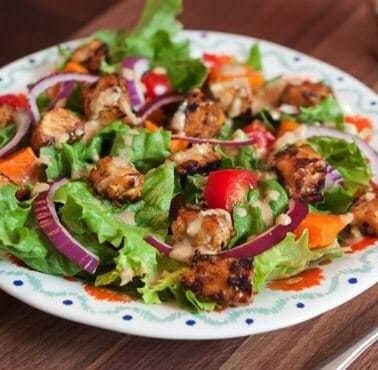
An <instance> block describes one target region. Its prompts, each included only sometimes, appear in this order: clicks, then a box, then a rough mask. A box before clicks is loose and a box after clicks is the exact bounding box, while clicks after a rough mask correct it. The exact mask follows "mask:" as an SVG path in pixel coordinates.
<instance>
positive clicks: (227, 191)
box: [204, 169, 257, 212]
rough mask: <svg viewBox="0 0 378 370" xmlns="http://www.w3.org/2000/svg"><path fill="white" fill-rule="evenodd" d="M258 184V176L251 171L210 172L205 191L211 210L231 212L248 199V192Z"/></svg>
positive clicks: (228, 170) (226, 170)
mask: <svg viewBox="0 0 378 370" xmlns="http://www.w3.org/2000/svg"><path fill="white" fill-rule="evenodd" d="M256 184H257V176H256V175H255V174H254V173H253V172H252V171H249V170H241V169H225V170H218V171H213V172H210V174H209V177H208V180H207V184H206V187H205V190H204V196H205V200H206V203H207V205H208V207H209V208H222V209H225V210H227V211H229V212H230V211H231V210H232V208H233V207H234V206H235V204H237V203H240V202H242V201H243V200H245V199H246V196H247V192H248V190H250V189H251V188H253V187H255V186H256Z"/></svg>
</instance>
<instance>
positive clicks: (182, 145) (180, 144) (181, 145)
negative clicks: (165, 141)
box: [171, 139, 189, 153]
mask: <svg viewBox="0 0 378 370" xmlns="http://www.w3.org/2000/svg"><path fill="white" fill-rule="evenodd" d="M188 146H189V142H188V141H185V140H177V139H173V140H171V151H172V152H173V153H176V152H180V151H181V150H185V149H186V148H187V147H188Z"/></svg>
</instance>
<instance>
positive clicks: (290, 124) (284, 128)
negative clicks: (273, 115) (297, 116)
mask: <svg viewBox="0 0 378 370" xmlns="http://www.w3.org/2000/svg"><path fill="white" fill-rule="evenodd" d="M298 127H299V123H297V122H295V121H289V120H285V121H282V122H281V123H280V127H279V128H278V132H277V137H281V136H282V135H284V134H286V133H287V132H291V131H295V130H296V129H297V128H298Z"/></svg>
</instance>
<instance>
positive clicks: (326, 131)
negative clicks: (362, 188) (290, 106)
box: [277, 126, 378, 184]
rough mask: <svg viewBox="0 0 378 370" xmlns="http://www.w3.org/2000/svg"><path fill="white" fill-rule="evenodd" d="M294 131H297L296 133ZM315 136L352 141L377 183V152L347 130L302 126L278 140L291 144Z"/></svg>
mask: <svg viewBox="0 0 378 370" xmlns="http://www.w3.org/2000/svg"><path fill="white" fill-rule="evenodd" d="M296 133H298V135H297V134H296ZM285 136H286V137H287V138H290V140H286V138H285ZM316 136H328V137H333V138H336V139H342V140H345V141H347V142H354V143H355V144H356V145H357V146H358V148H359V149H360V150H361V152H362V154H363V155H364V156H365V157H366V159H367V160H368V161H369V164H370V167H371V170H372V172H373V177H372V181H373V182H374V183H375V184H378V156H377V153H376V152H375V151H374V149H373V148H372V147H371V146H370V145H369V144H368V143H366V142H365V141H363V140H362V139H360V138H359V137H357V136H355V135H352V134H348V133H347V132H344V131H338V130H335V129H332V128H328V127H315V126H303V127H301V128H299V129H298V130H296V131H293V132H291V133H288V134H286V135H284V136H282V137H281V138H280V139H279V140H284V143H285V144H293V143H294V142H295V141H297V140H304V139H309V138H311V137H316ZM277 143H278V141H277Z"/></svg>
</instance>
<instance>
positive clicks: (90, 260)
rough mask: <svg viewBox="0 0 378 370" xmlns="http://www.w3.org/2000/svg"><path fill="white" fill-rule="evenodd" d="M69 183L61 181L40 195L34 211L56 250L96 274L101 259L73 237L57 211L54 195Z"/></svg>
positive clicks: (35, 202)
mask: <svg viewBox="0 0 378 370" xmlns="http://www.w3.org/2000/svg"><path fill="white" fill-rule="evenodd" d="M67 181H68V180H67V179H63V180H59V181H57V182H55V183H54V184H53V185H51V187H50V189H49V190H48V191H45V192H43V193H40V194H39V195H38V196H37V197H36V199H35V201H34V203H33V210H34V213H35V216H36V219H37V222H38V225H39V226H40V228H41V229H42V231H43V233H44V234H45V235H46V237H47V238H48V239H49V240H50V242H51V243H52V245H53V246H54V248H56V249H57V250H58V251H59V252H60V253H61V254H63V255H64V256H65V257H67V258H68V259H69V260H70V261H72V262H74V263H76V264H77V265H78V266H80V267H81V268H82V269H83V270H85V271H87V272H88V273H90V274H94V273H95V272H96V270H97V267H98V265H99V258H98V257H97V256H96V255H94V254H93V253H92V252H91V251H89V250H88V249H86V248H85V247H84V246H83V245H81V244H80V243H79V242H78V241H77V240H75V239H74V238H73V237H72V236H71V234H70V233H69V232H68V230H67V229H66V228H65V227H64V226H63V225H62V223H61V222H60V220H59V217H58V214H57V212H56V210H55V205H54V200H53V198H54V194H55V192H56V191H57V190H58V189H59V188H60V187H61V186H62V185H64V184H66V183H67Z"/></svg>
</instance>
